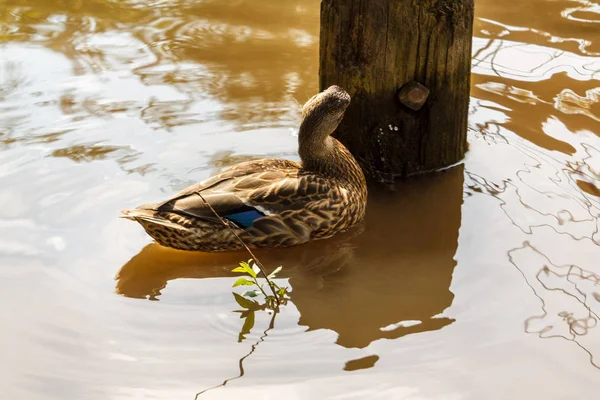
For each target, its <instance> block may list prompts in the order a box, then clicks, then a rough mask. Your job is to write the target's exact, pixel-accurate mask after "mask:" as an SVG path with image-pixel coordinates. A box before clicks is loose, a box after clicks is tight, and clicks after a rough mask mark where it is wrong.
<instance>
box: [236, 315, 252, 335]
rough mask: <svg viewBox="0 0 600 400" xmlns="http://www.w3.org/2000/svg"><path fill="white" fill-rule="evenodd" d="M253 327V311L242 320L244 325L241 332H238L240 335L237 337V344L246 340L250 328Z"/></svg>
mask: <svg viewBox="0 0 600 400" xmlns="http://www.w3.org/2000/svg"><path fill="white" fill-rule="evenodd" d="M253 327H254V311H251V312H249V313H248V316H247V317H246V319H245V320H244V325H243V326H242V330H241V331H240V335H239V336H238V342H241V341H242V340H244V339H246V336H244V335H247V334H249V333H250V331H251V330H252V328H253Z"/></svg>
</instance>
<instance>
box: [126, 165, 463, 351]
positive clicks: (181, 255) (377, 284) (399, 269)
mask: <svg viewBox="0 0 600 400" xmlns="http://www.w3.org/2000/svg"><path fill="white" fill-rule="evenodd" d="M462 194H463V168H462V166H460V167H456V168H453V169H450V170H447V171H445V172H443V173H440V174H437V175H435V176H433V177H421V178H415V179H414V180H411V181H409V182H406V183H403V184H400V185H398V186H397V187H395V189H394V191H393V192H389V191H387V192H386V191H383V190H382V189H379V190H371V197H370V199H369V205H368V214H367V215H368V216H367V218H366V220H365V222H364V225H363V226H361V227H359V228H357V229H354V230H352V231H349V232H347V233H346V234H343V235H341V236H339V237H335V238H333V239H331V240H325V241H320V242H315V243H312V244H309V245H306V246H300V247H296V248H290V249H279V250H270V251H260V252H257V256H258V257H259V258H260V259H261V261H262V262H263V263H264V264H265V265H270V266H278V265H283V266H284V269H283V272H282V274H280V277H286V278H288V279H289V282H290V285H291V287H292V293H291V301H292V302H293V303H294V305H295V306H296V307H297V308H298V311H299V313H300V319H299V321H298V324H300V325H303V326H306V327H308V330H315V329H331V330H333V331H335V332H336V333H337V334H338V340H337V343H338V344H339V345H341V346H344V347H366V346H368V345H369V344H370V343H371V342H373V341H375V340H377V339H382V338H387V339H396V338H399V337H402V336H404V335H407V334H410V333H416V332H424V331H430V330H437V329H441V328H443V327H444V326H446V325H448V324H450V323H452V321H453V320H452V319H450V318H446V317H443V316H440V314H441V313H442V312H443V311H444V310H445V309H446V308H448V307H449V306H450V305H451V303H452V299H453V297H454V296H453V294H452V293H451V292H450V289H449V286H450V281H451V280H452V272H453V270H454V267H455V265H456V261H455V260H454V254H455V253H456V248H457V243H458V230H459V228H460V221H461V205H462ZM440 198H443V199H444V201H440ZM423 255H426V256H425V257H424V256H423ZM247 257H248V256H247V255H246V254H244V253H233V254H194V253H188V252H180V251H173V250H170V249H166V248H163V247H161V246H159V245H156V244H150V245H148V246H146V247H144V248H143V249H142V250H141V252H140V253H138V254H137V255H136V256H135V257H133V258H132V259H131V260H130V261H129V262H128V263H127V264H125V265H124V266H123V267H122V268H121V270H120V271H119V273H118V275H117V288H116V290H117V293H120V294H122V295H125V296H129V297H138V298H141V297H148V298H150V299H153V300H155V299H158V298H159V296H160V294H161V293H162V292H163V291H164V290H166V289H165V288H166V286H167V283H168V281H171V280H173V279H179V278H196V279H198V278H213V277H232V276H234V275H235V274H233V273H231V272H230V270H231V269H232V268H233V267H234V266H235V265H236V264H237V263H238V262H239V261H240V260H244V259H246V258H247Z"/></svg>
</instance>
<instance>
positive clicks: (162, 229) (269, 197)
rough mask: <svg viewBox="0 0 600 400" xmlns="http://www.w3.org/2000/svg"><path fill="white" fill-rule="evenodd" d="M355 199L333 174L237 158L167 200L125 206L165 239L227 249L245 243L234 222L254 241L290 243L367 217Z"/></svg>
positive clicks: (282, 162)
mask: <svg viewBox="0 0 600 400" xmlns="http://www.w3.org/2000/svg"><path fill="white" fill-rule="evenodd" d="M351 200H352V199H351V197H350V196H349V193H348V189H346V188H344V187H342V186H339V185H338V184H337V182H335V180H332V179H329V178H325V177H322V176H319V175H317V174H314V173H310V172H307V171H304V170H303V169H302V167H301V165H300V164H298V163H296V162H293V161H288V160H282V159H263V160H256V161H249V162H245V163H241V164H237V165H235V166H233V167H231V168H229V169H228V170H226V171H223V172H222V173H220V174H218V175H216V176H214V177H212V178H209V179H207V180H206V181H204V182H202V183H199V184H197V185H193V186H190V187H188V188H187V189H184V190H183V191H181V192H179V193H177V194H176V195H175V196H173V197H171V198H170V199H168V200H166V201H164V202H162V203H158V204H147V205H144V206H140V207H138V208H137V209H136V210H130V211H126V212H124V214H125V216H126V217H129V218H131V219H135V220H136V221H138V222H139V223H140V224H141V225H142V226H143V227H144V228H145V229H146V231H147V232H148V234H150V236H152V237H153V238H154V239H155V240H156V241H157V242H159V243H160V244H163V245H165V246H168V247H174V248H178V249H183V250H200V251H223V250H235V249H239V248H240V247H241V244H240V243H239V240H238V239H237V238H236V237H235V235H234V234H233V233H232V230H233V231H234V232H235V233H236V234H238V235H239V237H240V238H241V239H242V240H243V241H244V242H245V243H246V244H247V245H248V246H250V247H286V246H292V245H297V244H302V243H305V242H307V241H309V240H312V239H319V238H324V237H328V236H331V235H332V234H334V233H336V232H337V231H339V230H343V229H347V228H349V227H350V226H351V225H353V224H355V223H356V222H357V220H359V219H362V216H361V215H358V214H357V213H356V211H357V210H354V213H353V214H352V210H350V209H349V207H348V206H349V204H350V202H351ZM209 205H210V207H209ZM211 208H212V209H211ZM362 212H363V213H364V210H363V211H362ZM215 213H217V214H218V215H219V216H220V217H221V218H222V219H223V221H225V222H226V223H227V224H228V225H229V227H230V228H232V229H229V228H227V227H225V226H224V225H223V222H222V221H221V220H220V219H219V218H218V217H217V216H216V215H215ZM349 213H351V214H349Z"/></svg>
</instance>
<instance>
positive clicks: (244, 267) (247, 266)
mask: <svg viewBox="0 0 600 400" xmlns="http://www.w3.org/2000/svg"><path fill="white" fill-rule="evenodd" d="M232 272H245V273H247V274H248V275H250V276H251V277H253V278H256V273H255V272H254V270H253V269H252V267H251V266H250V264H248V263H247V262H241V263H240V266H239V267H236V268H234V269H233V270H232Z"/></svg>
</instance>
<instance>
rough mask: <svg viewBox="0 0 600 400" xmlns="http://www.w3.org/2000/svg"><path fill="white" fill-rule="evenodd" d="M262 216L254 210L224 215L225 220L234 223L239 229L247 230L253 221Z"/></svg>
mask: <svg viewBox="0 0 600 400" xmlns="http://www.w3.org/2000/svg"><path fill="white" fill-rule="evenodd" d="M264 216H265V215H264V214H261V213H260V212H258V211H256V210H250V211H244V212H239V213H235V214H229V215H225V218H227V219H228V220H230V221H231V222H233V223H235V224H236V225H237V226H239V227H240V228H247V227H249V226H251V225H252V223H253V222H254V220H256V219H258V218H260V217H264Z"/></svg>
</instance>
